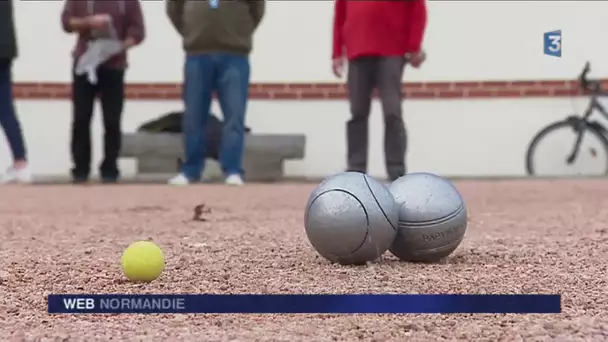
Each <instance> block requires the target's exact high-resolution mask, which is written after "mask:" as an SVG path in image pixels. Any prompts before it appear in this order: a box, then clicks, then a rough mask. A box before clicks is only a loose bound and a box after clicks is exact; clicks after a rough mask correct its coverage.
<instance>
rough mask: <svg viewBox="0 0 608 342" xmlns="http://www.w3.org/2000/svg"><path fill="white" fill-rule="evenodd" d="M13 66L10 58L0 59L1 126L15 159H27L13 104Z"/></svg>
mask: <svg viewBox="0 0 608 342" xmlns="http://www.w3.org/2000/svg"><path fill="white" fill-rule="evenodd" d="M11 66H12V63H11V61H10V60H6V59H0V126H2V130H4V134H5V135H6V140H8V144H9V146H10V148H11V152H12V154H13V160H14V161H23V160H25V159H26V151H25V143H24V142H23V135H22V133H21V125H20V124H19V119H17V115H16V114H15V107H14V104H13V82H12V77H11Z"/></svg>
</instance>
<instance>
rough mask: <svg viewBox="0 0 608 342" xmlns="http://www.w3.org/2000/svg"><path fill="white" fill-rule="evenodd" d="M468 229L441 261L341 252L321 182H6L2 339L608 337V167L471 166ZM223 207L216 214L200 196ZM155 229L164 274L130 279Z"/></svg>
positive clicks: (462, 185) (0, 224)
mask: <svg viewBox="0 0 608 342" xmlns="http://www.w3.org/2000/svg"><path fill="white" fill-rule="evenodd" d="M456 184H457V186H458V187H459V189H460V190H461V192H462V194H463V195H464V197H465V198H466V200H467V203H468V207H469V216H470V223H469V229H468V231H467V236H466V237H465V240H464V241H463V243H462V244H461V246H460V247H459V248H458V249H457V250H456V252H454V254H453V255H452V256H451V257H450V258H448V259H447V260H445V261H444V262H442V263H440V264H435V265H418V264H408V263H403V262H399V261H397V260H396V259H394V258H393V257H391V256H390V255H389V254H388V253H387V254H386V255H385V256H384V257H383V258H382V259H381V260H379V261H378V262H377V263H374V264H372V265H370V266H361V267H344V266H337V265H331V264H329V263H328V262H326V261H324V260H323V259H321V258H319V257H318V256H317V255H316V253H315V252H314V250H313V249H312V248H311V247H310V245H309V244H308V241H307V240H306V236H305V233H304V228H303V222H302V221H303V206H304V204H305V202H306V199H307V197H308V194H309V193H310V191H311V190H312V188H313V185H302V184H283V185H247V186H246V187H243V188H226V187H223V186H221V185H202V186H197V187H190V188H179V189H176V188H169V187H166V186H153V185H145V186H144V185H123V186H88V187H74V186H34V187H3V188H2V189H0V190H1V196H0V294H1V295H0V336H2V338H1V339H2V340H19V341H22V340H45V339H48V340H87V341H89V340H110V339H113V340H145V341H162V340H174V341H177V340H189V341H194V340H196V341H201V340H209V341H228V340H232V341H261V340H267V341H303V340H306V341H354V340H365V341H405V340H407V341H441V340H463V341H464V340H470V341H523V340H525V341H549V340H550V341H601V340H608V296H606V295H605V291H606V289H608V271H607V268H608V266H607V264H608V258H607V257H608V226H607V222H608V196H607V194H608V181H598V180H592V181H591V180H590V181H502V182H491V181H486V182H472V181H467V182H457V183H456ZM203 203H204V204H205V205H206V206H208V207H209V208H211V213H210V214H207V218H208V222H196V221H191V218H192V212H193V207H194V206H196V205H198V204H203ZM148 238H151V239H152V240H154V241H155V242H156V243H158V244H159V245H160V246H161V247H162V248H163V249H164V250H165V253H166V255H167V268H166V271H165V273H164V274H163V275H162V276H161V278H159V279H158V280H157V281H155V282H153V283H151V284H147V285H135V284H132V283H128V282H126V281H125V280H124V279H123V276H122V274H121V271H120V255H121V253H122V250H123V249H124V248H125V247H126V246H127V245H129V244H130V243H131V242H133V241H135V240H139V239H148ZM202 292H212V293H365V292H373V293H561V294H562V295H563V297H562V298H563V299H562V303H563V308H564V313H562V314H559V315H407V316H406V315H349V316H347V315H343V316H340V315H322V316H320V315H306V316H301V315H300V316H296V315H53V316H51V315H48V314H47V313H46V300H45V296H46V295H47V294H49V293H202Z"/></svg>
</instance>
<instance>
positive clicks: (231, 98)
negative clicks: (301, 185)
mask: <svg viewBox="0 0 608 342" xmlns="http://www.w3.org/2000/svg"><path fill="white" fill-rule="evenodd" d="M214 91H215V92H216V93H217V98H218V100H219V102H220V107H221V109H222V113H223V114H224V127H223V130H222V141H221V148H220V164H221V166H222V170H223V172H224V174H226V175H234V174H238V175H241V174H242V173H243V170H242V164H243V150H244V138H245V112H246V111H247V99H248V96H249V58H248V57H247V56H242V55H232V54H220V53H218V54H215V53H213V54H204V55H191V56H187V57H186V65H185V82H184V103H185V107H186V108H185V111H184V118H183V122H182V127H183V131H184V150H185V156H184V163H183V165H182V173H183V174H184V176H186V177H187V178H188V179H189V180H191V181H198V180H200V178H201V173H202V171H203V169H204V166H205V159H206V147H207V144H206V140H207V138H206V136H205V126H206V123H207V119H208V118H209V110H210V107H211V99H212V95H213V92H214Z"/></svg>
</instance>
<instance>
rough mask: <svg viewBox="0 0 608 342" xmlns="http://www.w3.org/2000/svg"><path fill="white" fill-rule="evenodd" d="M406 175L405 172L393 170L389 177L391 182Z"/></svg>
mask: <svg viewBox="0 0 608 342" xmlns="http://www.w3.org/2000/svg"><path fill="white" fill-rule="evenodd" d="M404 175H405V172H391V173H389V175H388V179H390V181H391V182H394V181H396V180H397V179H399V178H401V177H403V176H404Z"/></svg>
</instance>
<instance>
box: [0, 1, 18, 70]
mask: <svg viewBox="0 0 608 342" xmlns="http://www.w3.org/2000/svg"><path fill="white" fill-rule="evenodd" d="M15 57H17V38H16V37H15V20H14V17H13V0H0V60H12V59H14V58H15Z"/></svg>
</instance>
